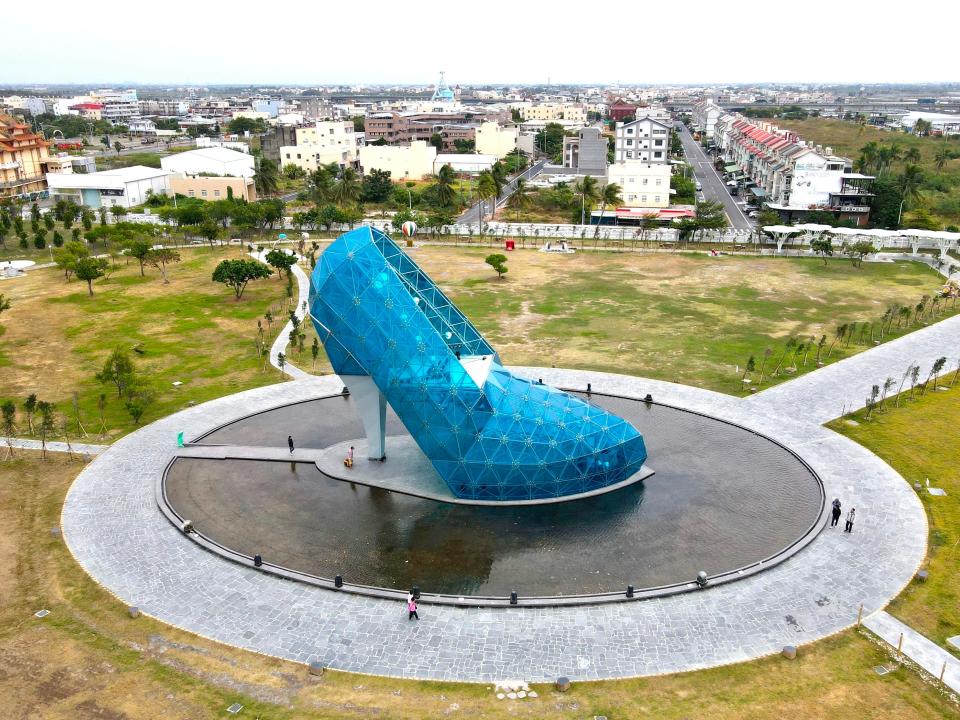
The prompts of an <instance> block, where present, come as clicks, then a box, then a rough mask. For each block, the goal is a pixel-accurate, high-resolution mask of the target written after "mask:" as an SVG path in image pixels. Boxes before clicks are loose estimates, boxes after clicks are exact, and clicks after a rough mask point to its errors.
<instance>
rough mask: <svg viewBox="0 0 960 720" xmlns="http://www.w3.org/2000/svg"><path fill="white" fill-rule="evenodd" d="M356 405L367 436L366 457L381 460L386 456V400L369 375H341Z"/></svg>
mask: <svg viewBox="0 0 960 720" xmlns="http://www.w3.org/2000/svg"><path fill="white" fill-rule="evenodd" d="M340 379H341V380H343V384H344V385H346V386H347V387H348V388H349V389H350V397H352V398H353V401H354V402H355V403H356V405H357V412H359V413H360V420H361V421H362V422H363V430H364V432H365V433H366V434H367V457H368V458H370V459H371V460H383V459H384V458H385V457H386V455H387V449H386V427H387V399H386V398H385V397H384V396H383V393H381V392H380V389H379V388H378V387H377V386H376V385H375V384H374V382H373V379H372V378H371V377H370V376H369V375H341V376H340Z"/></svg>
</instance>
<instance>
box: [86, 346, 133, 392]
mask: <svg viewBox="0 0 960 720" xmlns="http://www.w3.org/2000/svg"><path fill="white" fill-rule="evenodd" d="M95 377H96V379H97V380H98V381H99V382H100V383H102V384H104V385H111V384H112V385H114V386H115V387H116V388H117V397H118V398H122V397H123V396H124V395H125V394H126V393H127V391H128V390H129V389H130V388H131V387H132V386H133V384H134V382H135V381H136V379H137V370H136V367H135V366H134V364H133V358H131V357H130V353H128V352H127V351H126V350H124V349H122V348H114V349H113V352H111V353H110V356H109V357H108V358H107V359H106V361H105V362H104V363H103V368H102V369H101V370H100V372H98V373H97V374H96V376H95Z"/></svg>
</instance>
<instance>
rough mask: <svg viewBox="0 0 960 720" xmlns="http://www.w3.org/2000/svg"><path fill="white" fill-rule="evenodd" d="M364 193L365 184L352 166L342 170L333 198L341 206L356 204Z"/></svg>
mask: <svg viewBox="0 0 960 720" xmlns="http://www.w3.org/2000/svg"><path fill="white" fill-rule="evenodd" d="M362 193H363V184H362V183H361V182H360V178H359V176H358V175H357V171H356V170H354V169H353V168H352V167H345V168H344V169H343V170H341V171H340V180H339V182H337V184H336V186H335V187H334V189H333V199H334V201H335V202H336V203H337V205H340V206H341V207H347V206H350V205H356V204H357V203H358V202H359V201H360V196H361V195H362Z"/></svg>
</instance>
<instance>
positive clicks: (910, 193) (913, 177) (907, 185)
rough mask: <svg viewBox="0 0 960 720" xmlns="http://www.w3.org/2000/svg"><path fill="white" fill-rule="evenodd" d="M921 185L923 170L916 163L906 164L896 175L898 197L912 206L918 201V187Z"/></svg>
mask: <svg viewBox="0 0 960 720" xmlns="http://www.w3.org/2000/svg"><path fill="white" fill-rule="evenodd" d="M922 185H923V171H922V170H921V169H920V168H919V167H918V166H917V165H907V166H906V167H905V168H904V169H903V172H902V173H900V175H899V176H898V177H897V188H898V189H899V190H900V199H901V200H902V201H903V202H904V203H905V204H906V205H908V206H910V207H913V206H915V205H916V204H917V203H918V202H919V201H920V188H921V187H922Z"/></svg>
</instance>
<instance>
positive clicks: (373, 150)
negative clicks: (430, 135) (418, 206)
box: [360, 140, 437, 180]
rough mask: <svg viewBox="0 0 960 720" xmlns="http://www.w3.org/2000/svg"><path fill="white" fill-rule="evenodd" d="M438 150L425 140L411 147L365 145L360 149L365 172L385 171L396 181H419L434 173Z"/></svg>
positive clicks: (417, 141) (416, 142) (418, 141)
mask: <svg viewBox="0 0 960 720" xmlns="http://www.w3.org/2000/svg"><path fill="white" fill-rule="evenodd" d="M436 159H437V149H436V148H435V147H433V146H432V145H428V144H427V143H426V142H425V141H423V140H415V141H413V142H412V143H410V144H409V145H365V146H364V147H362V148H360V167H362V168H363V172H364V173H365V174H366V173H369V172H370V171H371V170H385V171H387V172H389V173H390V176H391V177H392V178H393V179H394V180H402V179H410V180H419V179H420V178H424V177H427V176H428V175H431V174H432V173H433V164H434V161H435V160H436Z"/></svg>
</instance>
